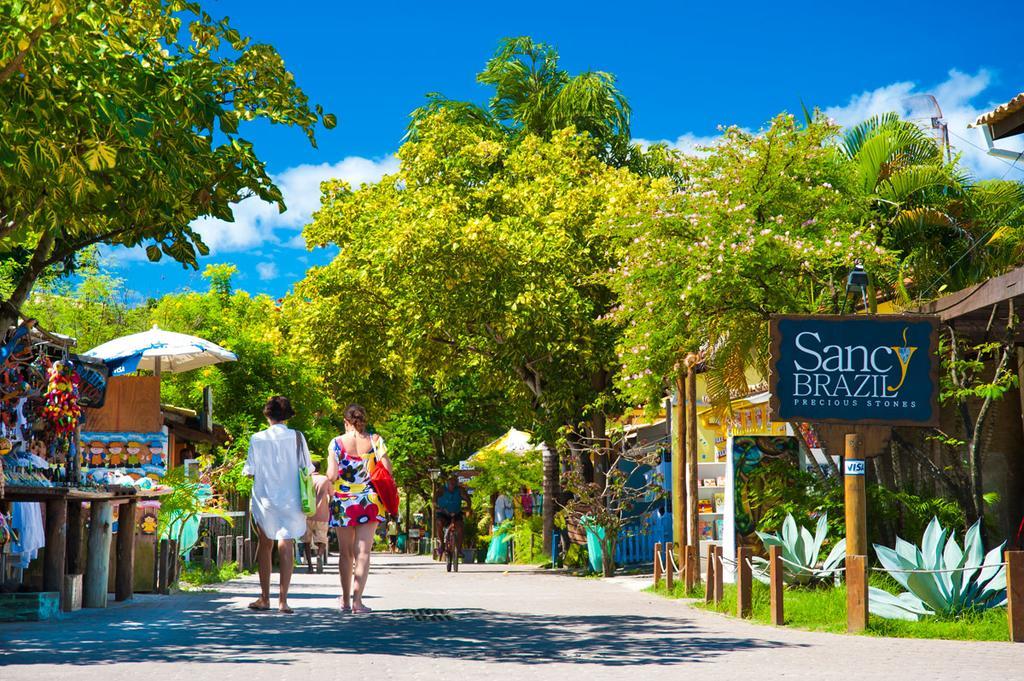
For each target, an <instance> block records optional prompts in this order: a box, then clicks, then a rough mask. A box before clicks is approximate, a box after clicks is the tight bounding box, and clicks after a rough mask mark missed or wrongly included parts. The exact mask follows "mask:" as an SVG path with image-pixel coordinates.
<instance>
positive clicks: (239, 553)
mask: <svg viewBox="0 0 1024 681" xmlns="http://www.w3.org/2000/svg"><path fill="white" fill-rule="evenodd" d="M530 536H531V537H532V536H533V535H530ZM313 548H314V549H315V548H316V544H314V545H313ZM235 563H236V564H237V565H238V569H239V570H244V569H245V538H244V537H242V536H241V535H239V536H237V537H235Z"/></svg>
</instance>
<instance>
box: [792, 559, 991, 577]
mask: <svg viewBox="0 0 1024 681" xmlns="http://www.w3.org/2000/svg"><path fill="white" fill-rule="evenodd" d="M779 560H781V561H782V562H783V563H786V564H787V565H792V566H793V567H796V568H800V569H801V570H804V571H807V572H812V571H813V572H814V573H815V574H817V575H831V574H836V573H839V572H845V571H846V567H845V566H844V567H837V568H833V569H831V570H820V569H818V568H812V567H807V566H806V565H800V564H799V563H794V562H793V561H791V560H786V559H785V558H783V557H782V556H779ZM1006 564H1007V563H1006V562H1005V561H1003V562H1001V563H995V564H993V565H975V566H973V567H971V566H966V567H962V568H949V569H946V570H916V569H909V568H908V569H903V570H890V569H888V568H881V567H873V568H870V570H871V571H873V572H887V573H892V572H898V573H900V574H934V575H940V574H948V573H952V572H967V571H969V570H981V569H984V568H990V567H992V568H995V567H1003V566H1005V565H1006Z"/></svg>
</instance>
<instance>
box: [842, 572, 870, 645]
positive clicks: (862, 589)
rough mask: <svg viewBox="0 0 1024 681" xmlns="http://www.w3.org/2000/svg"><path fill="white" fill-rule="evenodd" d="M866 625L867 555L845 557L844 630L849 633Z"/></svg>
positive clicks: (862, 629) (862, 628) (860, 629)
mask: <svg viewBox="0 0 1024 681" xmlns="http://www.w3.org/2000/svg"><path fill="white" fill-rule="evenodd" d="M867 627H868V557H867V556H847V557H846V630H847V631H848V632H850V633H851V634H856V633H857V632H860V631H864V630H865V629H867Z"/></svg>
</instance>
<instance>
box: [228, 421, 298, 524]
mask: <svg viewBox="0 0 1024 681" xmlns="http://www.w3.org/2000/svg"><path fill="white" fill-rule="evenodd" d="M299 440H300V442H301V443H302V454H301V457H302V458H301V460H302V462H303V465H305V466H306V467H307V470H309V471H310V472H312V471H313V462H312V460H311V459H310V457H309V446H308V445H307V444H306V438H305V437H303V436H302V435H299ZM243 472H244V473H245V474H246V475H251V476H252V477H253V482H252V505H251V508H252V518H253V521H255V523H256V524H257V525H259V527H260V529H262V530H263V534H265V535H267V537H269V538H270V539H275V540H276V539H301V538H302V535H304V534H305V533H306V515H305V514H304V513H303V512H302V502H301V500H300V499H299V458H298V457H297V456H296V451H295V431H294V430H292V429H291V428H289V427H288V426H286V425H284V424H281V423H278V424H275V425H273V426H270V427H269V428H267V429H266V430H261V431H260V432H258V433H256V434H255V435H253V436H252V438H251V439H250V440H249V456H248V458H247V459H246V461H245V468H244V469H243Z"/></svg>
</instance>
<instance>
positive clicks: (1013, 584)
mask: <svg viewBox="0 0 1024 681" xmlns="http://www.w3.org/2000/svg"><path fill="white" fill-rule="evenodd" d="M1004 555H1005V557H1006V618H1007V620H1009V624H1010V640H1011V641H1013V642H1015V643H1024V551H1007V552H1006V553H1005V554H1004Z"/></svg>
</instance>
